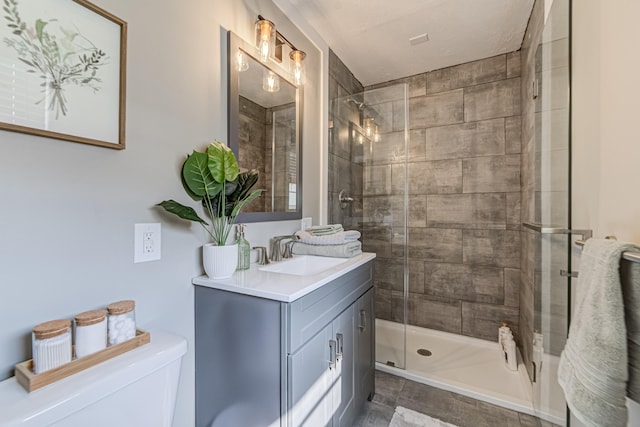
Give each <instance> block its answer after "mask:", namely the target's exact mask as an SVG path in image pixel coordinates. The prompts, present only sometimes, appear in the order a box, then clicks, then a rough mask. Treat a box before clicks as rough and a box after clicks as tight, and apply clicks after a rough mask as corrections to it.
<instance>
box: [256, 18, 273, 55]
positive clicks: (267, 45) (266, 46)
mask: <svg viewBox="0 0 640 427" xmlns="http://www.w3.org/2000/svg"><path fill="white" fill-rule="evenodd" d="M255 30H256V48H257V49H258V56H259V57H260V60H261V61H262V62H267V60H268V59H269V56H271V55H272V54H273V51H274V50H275V43H276V26H275V24H274V23H273V22H271V21H269V20H268V19H259V20H257V21H256V25H255Z"/></svg>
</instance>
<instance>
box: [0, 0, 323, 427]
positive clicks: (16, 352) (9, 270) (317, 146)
mask: <svg viewBox="0 0 640 427" xmlns="http://www.w3.org/2000/svg"><path fill="white" fill-rule="evenodd" d="M95 3H96V4H97V5H98V6H100V7H102V8H104V9H106V10H107V11H109V12H111V13H113V14H115V15H116V16H119V17H120V18H122V19H124V20H125V21H127V22H128V23H129V38H128V64H127V79H128V80H127V83H128V90H127V148H126V150H124V151H115V150H109V149H105V148H100V147H93V146H89V145H83V144H77V143H71V142H64V141H56V140H51V139H47V138H41V137H34V136H29V135H26V134H21V133H12V132H2V131H0V141H1V145H2V155H0V199H1V200H2V206H3V209H2V214H0V284H1V291H0V324H2V325H3V326H2V327H1V328H0V378H7V377H8V376H10V375H11V374H12V371H13V366H14V365H15V364H16V363H18V362H21V361H23V360H26V359H29V358H30V357H31V351H30V334H29V333H30V330H31V328H32V326H34V325H36V324H38V323H40V322H43V321H46V320H50V319H56V318H69V317H72V316H73V315H74V314H76V313H79V312H81V311H84V310H88V309H91V308H97V307H102V306H104V305H105V304H107V303H109V302H112V301H116V300H120V299H125V298H131V299H134V300H136V303H137V310H136V318H137V321H138V323H139V326H140V327H142V328H143V329H152V328H160V329H163V330H166V331H170V332H173V333H176V334H179V335H182V336H184V337H186V338H187V340H188V344H189V352H188V354H187V356H186V358H185V360H184V363H183V366H182V376H181V382H180V389H179V392H178V405H177V412H176V419H175V425H177V426H189V425H193V424H194V421H193V418H194V417H193V411H194V407H193V405H194V375H195V373H194V361H193V305H194V301H193V298H194V297H193V286H192V285H191V278H192V277H194V276H198V275H200V274H202V268H201V261H200V257H201V249H200V247H201V246H202V244H203V243H205V242H206V241H207V240H208V239H207V237H206V236H205V235H204V233H203V232H202V231H201V229H200V227H198V226H195V225H189V224H186V223H185V222H182V221H177V220H173V219H171V218H169V217H167V216H165V215H163V214H162V213H161V212H160V211H159V210H158V209H157V208H155V207H154V205H155V204H156V203H158V202H160V201H162V200H164V199H168V198H175V199H176V200H178V201H181V202H183V203H192V202H191V200H190V199H189V197H188V196H187V195H186V194H185V192H184V190H183V188H182V185H181V184H180V178H179V172H180V166H181V164H182V162H183V159H184V156H185V155H186V154H188V153H190V152H191V151H192V150H193V149H194V148H197V149H202V148H204V147H206V145H207V144H208V143H209V142H210V141H212V140H213V139H219V140H221V141H225V140H226V138H227V127H226V123H227V121H226V118H227V112H226V111H227V103H226V96H227V95H226V87H227V82H226V32H227V30H229V29H231V30H233V31H234V32H236V33H238V34H239V35H240V37H242V38H244V39H245V40H252V39H253V23H254V21H255V19H256V16H257V15H258V13H261V14H263V15H264V16H265V17H268V18H269V19H271V20H273V21H274V22H276V24H277V25H278V27H279V30H280V31H281V32H282V33H283V34H285V35H286V37H287V38H288V39H289V40H290V41H291V42H292V43H294V44H295V45H296V46H298V47H299V48H300V49H303V50H304V51H305V52H306V53H307V59H306V61H308V64H307V67H308V68H307V70H308V74H307V83H306V84H305V95H307V96H305V107H304V111H305V125H304V130H303V132H304V135H303V138H304V144H305V150H304V155H305V165H308V167H307V168H306V169H305V171H306V172H307V173H309V176H310V178H309V179H305V181H304V182H305V198H304V202H305V205H304V210H303V211H304V214H305V215H306V216H312V217H314V219H316V220H317V219H318V218H321V212H320V209H319V206H320V203H319V202H318V200H319V195H320V182H319V180H317V179H315V178H316V177H318V176H320V172H319V167H320V166H315V165H320V164H322V162H318V159H319V158H322V147H323V144H322V139H321V138H322V135H323V132H324V127H322V128H321V127H320V119H319V118H320V117H322V114H323V113H322V111H321V108H322V106H321V104H320V103H319V102H318V100H320V99H322V96H321V91H320V87H321V73H322V65H321V63H322V58H321V56H320V52H319V51H318V49H317V48H316V47H314V45H313V44H312V43H311V42H310V41H309V40H307V38H306V37H305V36H304V35H303V34H302V33H301V31H300V30H298V29H297V28H296V27H295V26H294V25H293V23H292V22H291V21H290V20H289V19H288V18H287V17H286V16H285V15H284V14H283V13H282V12H281V11H280V9H279V8H277V7H276V6H275V5H274V4H273V3H272V2H271V1H268V0H256V1H244V2H239V1H235V0H221V1H216V2H211V1H205V0H192V1H189V2H188V4H186V5H185V4H184V3H180V2H164V3H162V5H161V6H159V5H158V4H157V2H152V1H144V0H143V1H136V2H123V1H116V0H98V1H96V2H95ZM159 28H160V29H162V30H161V31H158V29H159ZM69 102H72V101H71V100H70V101H69ZM306 156H309V158H308V159H307V158H306ZM315 167H317V168H318V169H314V168H315ZM312 178H313V179H312ZM192 205H193V206H196V204H195V203H192ZM137 222H161V223H162V227H163V228H162V259H161V260H160V261H155V262H148V263H143V264H133V229H134V228H133V225H134V223H137ZM298 228H299V221H286V222H282V223H268V224H252V225H250V227H249V228H248V230H247V238H248V240H249V241H250V242H251V243H252V244H256V245H259V244H262V245H264V244H266V243H267V238H268V236H272V235H274V234H285V233H287V232H291V231H294V230H297V229H298ZM152 339H153V337H152Z"/></svg>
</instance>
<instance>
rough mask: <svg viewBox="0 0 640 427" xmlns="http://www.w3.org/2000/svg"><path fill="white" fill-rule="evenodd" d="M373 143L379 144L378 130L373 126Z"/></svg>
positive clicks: (376, 126)
mask: <svg viewBox="0 0 640 427" xmlns="http://www.w3.org/2000/svg"><path fill="white" fill-rule="evenodd" d="M373 142H380V129H378V125H375V126H374V130H373Z"/></svg>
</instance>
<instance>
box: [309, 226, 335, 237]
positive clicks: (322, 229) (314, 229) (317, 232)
mask: <svg viewBox="0 0 640 427" xmlns="http://www.w3.org/2000/svg"><path fill="white" fill-rule="evenodd" d="M304 231H306V232H307V233H309V234H311V235H312V236H327V235H331V234H336V233H339V232H341V231H344V228H342V224H328V225H314V226H311V227H309V228H307V229H306V230H304Z"/></svg>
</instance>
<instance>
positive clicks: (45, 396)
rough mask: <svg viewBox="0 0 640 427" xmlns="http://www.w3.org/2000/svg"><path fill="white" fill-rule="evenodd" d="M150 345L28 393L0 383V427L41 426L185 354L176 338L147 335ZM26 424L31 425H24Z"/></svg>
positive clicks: (13, 382) (13, 381) (9, 382)
mask: <svg viewBox="0 0 640 427" xmlns="http://www.w3.org/2000/svg"><path fill="white" fill-rule="evenodd" d="M150 332H151V342H150V343H149V344H146V345H143V346H141V347H138V348H136V349H134V350H131V351H129V352H127V353H124V354H121V355H119V356H117V357H114V358H113V359H109V360H107V361H105V362H103V363H100V364H99V365H96V366H93V367H91V368H89V369H86V370H84V371H82V372H79V373H77V374H74V375H71V376H69V377H67V378H64V379H62V380H60V381H57V382H55V383H53V384H50V385H48V386H46V387H43V388H41V389H39V390H36V391H34V392H33V393H28V392H27V391H26V390H25V389H24V388H22V386H21V385H20V384H18V382H17V381H16V379H15V377H11V378H8V379H6V380H4V381H2V382H0V427H5V426H13V425H20V426H25V425H34V426H40V425H43V424H42V420H41V419H40V418H39V417H40V416H46V414H47V413H48V412H55V413H70V412H74V411H76V410H79V409H82V408H84V407H85V406H87V405H89V404H91V403H92V402H95V401H98V400H100V399H102V398H104V397H105V396H107V395H109V394H111V393H113V391H114V390H118V389H120V388H122V387H125V386H127V385H129V384H131V383H133V382H135V381H137V380H139V379H141V378H143V377H145V376H147V375H150V374H151V373H153V372H155V371H157V370H159V369H162V368H163V367H165V366H166V365H168V364H170V363H171V362H174V361H176V360H178V359H180V358H181V357H182V356H184V354H185V353H186V352H187V341H186V340H185V339H184V338H183V337H180V336H178V335H173V334H169V333H166V332H161V331H153V330H152V331H150ZM52 415H53V414H52ZM26 420H29V421H31V422H32V423H34V424H25V423H24V422H25V421H26Z"/></svg>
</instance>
